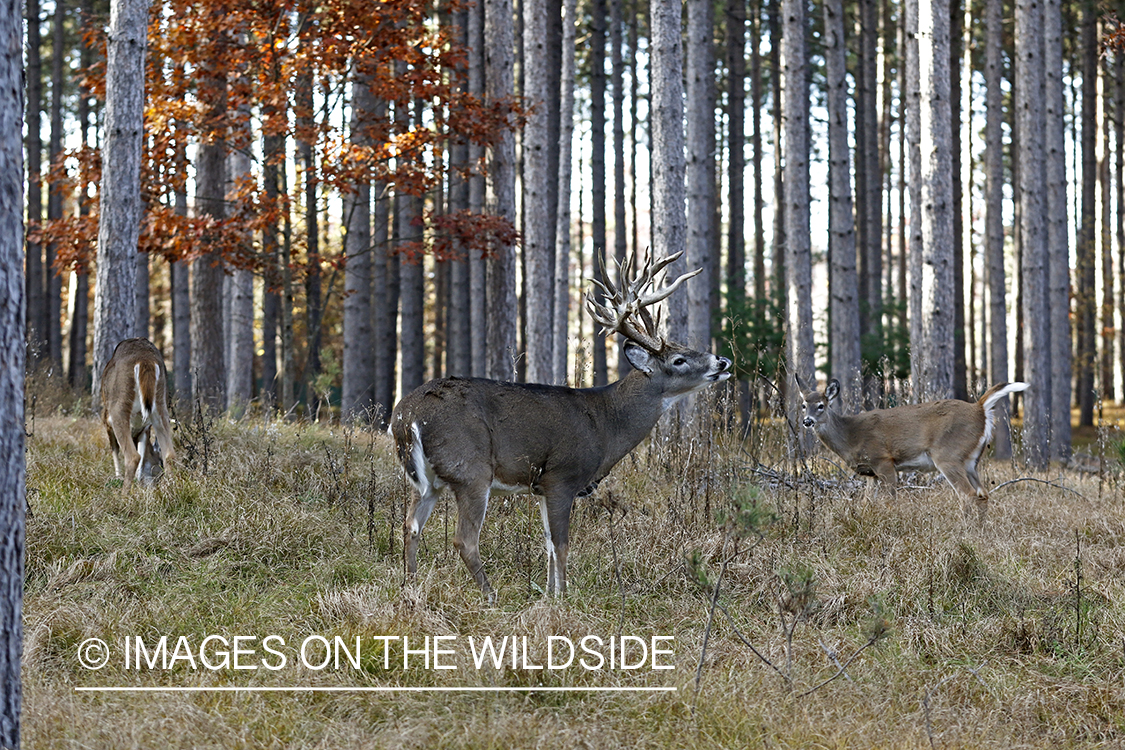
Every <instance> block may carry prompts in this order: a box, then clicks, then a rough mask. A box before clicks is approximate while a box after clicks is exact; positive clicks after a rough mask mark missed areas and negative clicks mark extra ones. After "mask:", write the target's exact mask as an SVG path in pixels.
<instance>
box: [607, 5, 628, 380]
mask: <svg viewBox="0 0 1125 750" xmlns="http://www.w3.org/2000/svg"><path fill="white" fill-rule="evenodd" d="M624 2H625V0H609V9H610V12H609V16H610V19H609V20H610V27H609V39H610V42H609V47H610V59H611V64H612V65H613V69H612V77H613V81H612V84H613V258H614V261H615V262H616V263H621V262H622V261H624V260H625V255H626V254H627V253H628V252H629V246H628V237H627V234H626V227H625V70H624V68H625V60H624V57H623V54H622V49H621V44H622V26H623V25H624V23H625V21H624V15H625V14H624V11H623V10H622V7H621V6H622V5H623V4H624ZM607 366H608V365H607ZM616 368H617V376H618V377H619V378H623V377H625V375H626V374H628V372H629V370H630V369H632V366H631V365H630V364H629V360H628V359H627V358H626V357H625V347H623V346H618V347H617V363H616Z"/></svg>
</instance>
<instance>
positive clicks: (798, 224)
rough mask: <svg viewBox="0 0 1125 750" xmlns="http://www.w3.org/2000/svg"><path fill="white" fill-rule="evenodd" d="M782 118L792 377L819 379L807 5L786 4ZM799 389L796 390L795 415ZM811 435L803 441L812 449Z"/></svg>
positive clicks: (799, 0)
mask: <svg viewBox="0 0 1125 750" xmlns="http://www.w3.org/2000/svg"><path fill="white" fill-rule="evenodd" d="M781 13H782V24H783V31H782V35H781V58H782V60H781V65H782V67H781V70H782V81H781V84H782V116H783V123H782V124H783V127H784V130H785V239H786V243H785V271H786V273H785V281H786V308H785V309H786V324H787V329H786V336H787V340H788V362H789V372H790V373H792V374H793V375H794V376H800V377H801V378H802V379H803V380H804V381H805V382H812V381H813V380H815V379H816V369H815V362H814V359H813V358H814V351H813V325H812V246H811V237H810V234H809V223H810V218H811V217H810V215H809V147H810V143H809V73H808V43H807V40H806V34H807V33H808V18H807V15H806V12H805V4H804V0H782V4H781ZM797 393H798V391H797V389H796V388H794V389H792V391H791V398H790V401H791V403H790V404H788V405H787V406H788V407H789V410H790V413H792V412H793V411H794V407H795V403H794V402H795V397H796V395H797ZM808 434H809V433H808V432H807V431H806V432H805V434H804V435H803V436H802V438H801V443H802V444H803V445H804V447H805V448H809V447H811V441H810V440H808Z"/></svg>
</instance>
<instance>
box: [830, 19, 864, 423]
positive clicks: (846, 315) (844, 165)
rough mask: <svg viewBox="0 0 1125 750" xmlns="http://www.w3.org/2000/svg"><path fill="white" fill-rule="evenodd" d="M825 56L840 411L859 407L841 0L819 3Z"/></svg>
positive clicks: (833, 339)
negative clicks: (821, 4) (842, 404)
mask: <svg viewBox="0 0 1125 750" xmlns="http://www.w3.org/2000/svg"><path fill="white" fill-rule="evenodd" d="M824 32H825V35H824V58H825V74H826V76H827V87H828V91H827V94H828V179H829V196H828V233H829V234H828V258H829V261H828V262H829V288H828V292H829V295H830V297H829V308H828V317H829V320H830V322H831V330H830V333H829V336H828V344H829V350H830V352H831V368H830V372H831V373H832V376H833V377H834V378H837V379H838V380H839V381H840V383H841V393H842V395H843V403H844V408H845V409H847V410H849V411H850V410H854V409H855V408H856V407H857V406H858V405H859V403H860V399H859V398H858V396H859V393H860V366H861V362H860V355H861V352H860V335H859V322H860V314H859V311H860V301H859V289H858V280H857V279H856V247H855V219H854V218H853V214H852V185H851V159H850V158H849V153H848V84H847V72H848V71H847V67H846V65H847V44H846V42H845V41H844V3H843V0H826V1H825V3H824Z"/></svg>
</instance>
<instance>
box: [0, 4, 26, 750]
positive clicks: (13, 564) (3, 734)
mask: <svg viewBox="0 0 1125 750" xmlns="http://www.w3.org/2000/svg"><path fill="white" fill-rule="evenodd" d="M19 7H20V5H19V3H18V2H16V1H15V0H5V2H3V3H2V4H0V289H3V290H4V294H3V295H2V297H0V359H3V361H4V367H3V368H0V457H2V458H0V747H10V748H13V750H19V747H20V710H21V707H22V703H23V689H22V684H21V682H20V661H21V658H22V655H23V588H24V566H25V560H24V543H25V536H24V532H25V525H24V509H25V508H26V503H27V499H26V498H27V496H26V492H25V482H26V459H25V457H24V456H25V447H26V445H25V442H26V438H25V434H26V433H25V432H24V430H25V427H24V385H23V383H24V369H25V367H26V362H25V361H24V357H25V356H26V351H27V349H26V340H27V339H26V328H25V321H24V278H23V261H24V257H25V256H24V246H23V240H24V231H23V230H24V226H23V195H22V194H23V167H24V163H23V144H22V143H21V142H20V141H21V134H22V128H23V122H22V120H23V49H22V42H23V22H22V20H21V18H20V12H19Z"/></svg>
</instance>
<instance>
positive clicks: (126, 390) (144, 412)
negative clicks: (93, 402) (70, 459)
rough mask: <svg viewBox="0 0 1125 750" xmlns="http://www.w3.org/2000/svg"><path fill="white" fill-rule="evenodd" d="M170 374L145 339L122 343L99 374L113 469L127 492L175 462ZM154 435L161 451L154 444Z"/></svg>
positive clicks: (162, 359)
mask: <svg viewBox="0 0 1125 750" xmlns="http://www.w3.org/2000/svg"><path fill="white" fill-rule="evenodd" d="M167 380H168V372H167V370H166V369H165V368H164V357H163V356H161V354H160V350H159V349H157V348H156V347H155V346H153V345H152V342H151V341H149V340H148V339H125V340H124V341H122V342H121V343H119V344H118V345H117V348H115V349H114V350H113V357H111V358H110V360H109V362H108V363H106V366H105V371H104V373H103V374H102V388H101V400H102V422H103V423H104V424H105V431H106V434H107V435H109V445H110V447H111V448H112V449H113V468H114V471H115V472H116V474H117V476H118V477H121V479H122V480H123V481H124V483H125V488H126V489H128V488H129V486H130V485H132V483H133V481H134V480H136V481H145V482H151V481H152V480H153V479H155V478H156V476H157V475H158V474H159V472H160V470H161V469H162V468H163V465H164V462H165V461H171V460H172V459H174V458H175V457H176V449H175V448H174V447H173V446H172V424H171V421H170V420H169V419H168V388H167ZM153 432H155V433H156V442H157V443H158V444H159V446H160V449H159V451H157V450H156V448H155V447H154V446H153V444H152V433H153Z"/></svg>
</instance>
